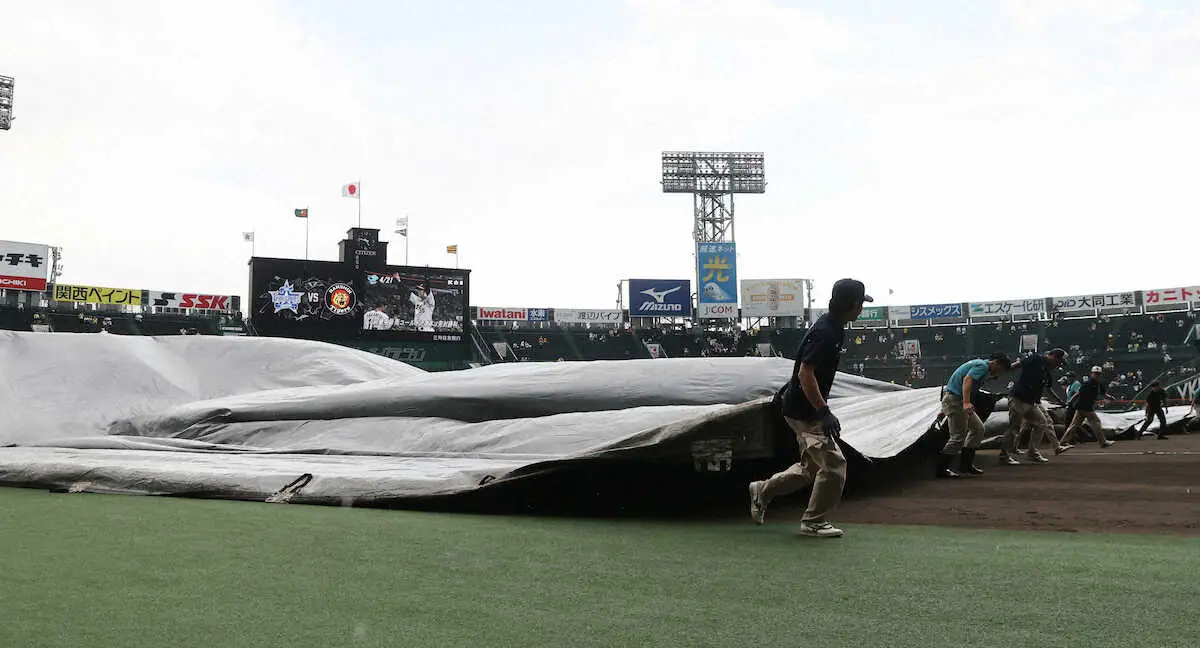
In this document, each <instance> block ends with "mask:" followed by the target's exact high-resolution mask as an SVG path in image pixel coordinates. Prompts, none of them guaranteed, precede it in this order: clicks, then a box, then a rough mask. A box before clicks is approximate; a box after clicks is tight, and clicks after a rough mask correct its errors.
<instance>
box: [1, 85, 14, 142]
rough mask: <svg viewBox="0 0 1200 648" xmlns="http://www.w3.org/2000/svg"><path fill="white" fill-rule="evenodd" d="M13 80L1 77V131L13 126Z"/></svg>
mask: <svg viewBox="0 0 1200 648" xmlns="http://www.w3.org/2000/svg"><path fill="white" fill-rule="evenodd" d="M12 99H13V78H12V77H6V76H0V130H8V129H9V128H10V127H11V126H12Z"/></svg>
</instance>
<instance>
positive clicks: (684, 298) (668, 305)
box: [629, 279, 692, 317]
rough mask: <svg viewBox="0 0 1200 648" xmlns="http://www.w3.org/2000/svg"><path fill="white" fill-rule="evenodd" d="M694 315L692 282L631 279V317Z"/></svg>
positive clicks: (684, 280)
mask: <svg viewBox="0 0 1200 648" xmlns="http://www.w3.org/2000/svg"><path fill="white" fill-rule="evenodd" d="M691 314H692V282H691V281H688V280H687V279H630V280H629V316H630V317H687V316H689V315H691Z"/></svg>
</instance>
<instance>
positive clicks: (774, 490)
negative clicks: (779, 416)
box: [762, 416, 846, 522]
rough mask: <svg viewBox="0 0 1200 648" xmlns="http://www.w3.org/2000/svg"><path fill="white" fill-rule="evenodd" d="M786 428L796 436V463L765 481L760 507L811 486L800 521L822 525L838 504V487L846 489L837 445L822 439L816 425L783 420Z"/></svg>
mask: <svg viewBox="0 0 1200 648" xmlns="http://www.w3.org/2000/svg"><path fill="white" fill-rule="evenodd" d="M784 420H785V421H787V424H788V427H790V428H792V432H795V433H796V440H797V441H799V442H800V449H801V455H800V463H796V464H792V465H791V466H790V467H789V468H787V469H786V470H784V471H783V472H780V473H776V474H774V475H772V476H771V478H770V479H768V480H767V481H766V483H765V484H764V485H763V489H762V500H763V505H764V506H765V505H768V504H770V503H771V499H772V498H775V497H778V496H780V495H787V494H788V493H794V492H796V491H798V490H800V489H802V488H804V487H805V486H807V485H808V484H810V483H811V484H812V487H813V488H812V495H810V496H809V498H808V510H806V511H805V512H804V517H802V518H801V519H802V520H803V521H805V522H823V521H825V516H826V515H829V513H830V512H832V511H833V509H834V508H836V507H837V505H838V503H839V502H841V500H842V487H843V486H845V485H846V458H845V457H844V456H842V450H841V448H839V447H838V444H837V441H834V440H833V439H830V438H829V437H827V436H825V434H824V433H823V432H822V431H821V422H820V421H812V422H809V421H798V420H796V419H791V418H787V417H786V416H785V417H784Z"/></svg>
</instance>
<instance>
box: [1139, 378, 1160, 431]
mask: <svg viewBox="0 0 1200 648" xmlns="http://www.w3.org/2000/svg"><path fill="white" fill-rule="evenodd" d="M1156 416H1157V417H1158V432H1156V433H1155V434H1154V436H1156V437H1158V438H1159V439H1160V440H1161V439H1165V438H1167V390H1165V389H1163V388H1162V385H1160V384H1159V383H1158V381H1157V380H1155V381H1154V382H1152V383H1150V393H1149V394H1146V422H1145V423H1142V429H1140V430H1138V431H1137V434H1135V435H1133V438H1135V439H1140V438H1142V435H1143V434H1145V433H1146V428H1148V427H1150V422H1151V421H1153V420H1154V417H1156Z"/></svg>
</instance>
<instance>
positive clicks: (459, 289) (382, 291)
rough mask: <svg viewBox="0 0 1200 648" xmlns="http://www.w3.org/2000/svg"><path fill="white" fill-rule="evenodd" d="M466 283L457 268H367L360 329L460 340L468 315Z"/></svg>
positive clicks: (363, 283)
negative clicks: (371, 269) (376, 269)
mask: <svg viewBox="0 0 1200 648" xmlns="http://www.w3.org/2000/svg"><path fill="white" fill-rule="evenodd" d="M467 283H468V281H467V274H466V273H465V272H463V271H457V270H445V269H438V268H414V267H393V266H389V267H388V268H387V269H386V270H385V271H384V272H373V271H367V272H365V273H363V279H362V286H363V288H362V305H363V313H362V322H361V324H362V329H363V331H398V332H405V333H411V334H423V335H422V336H421V337H423V338H425V339H432V340H434V341H446V342H456V341H460V340H462V335H463V331H464V330H465V329H464V326H465V322H466V321H467V318H468V317H469V315H468V313H467V308H468V304H469V301H468V293H467ZM425 336H428V337H425Z"/></svg>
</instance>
